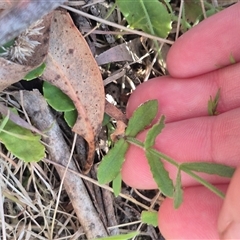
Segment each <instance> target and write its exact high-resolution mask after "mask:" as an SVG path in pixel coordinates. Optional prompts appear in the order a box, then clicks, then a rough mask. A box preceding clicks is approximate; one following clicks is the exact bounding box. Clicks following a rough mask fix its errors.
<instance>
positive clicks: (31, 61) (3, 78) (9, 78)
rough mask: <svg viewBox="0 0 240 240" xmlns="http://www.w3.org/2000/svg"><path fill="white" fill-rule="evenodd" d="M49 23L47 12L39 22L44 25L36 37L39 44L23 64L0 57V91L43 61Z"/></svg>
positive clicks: (49, 15) (45, 52)
mask: <svg viewBox="0 0 240 240" xmlns="http://www.w3.org/2000/svg"><path fill="white" fill-rule="evenodd" d="M50 23H51V14H48V15H47V16H46V17H45V18H44V19H43V22H42V23H41V25H43V26H44V29H43V30H42V31H41V32H42V35H40V36H38V38H37V41H38V42H40V44H39V45H38V46H37V47H36V48H35V49H34V54H33V55H32V56H31V57H28V58H27V62H25V63H24V65H20V64H18V63H14V62H11V61H8V60H6V59H4V58H1V57H0V91H2V90H3V89H5V88H6V87H8V86H10V85H11V84H13V83H15V82H18V81H19V80H21V79H22V78H24V77H25V76H26V74H27V73H28V72H30V71H31V70H33V69H34V68H36V67H38V66H40V65H41V64H42V63H43V62H44V60H45V58H46V56H47V50H48V42H49V31H50ZM33 38H34V37H33ZM32 40H36V39H32Z"/></svg>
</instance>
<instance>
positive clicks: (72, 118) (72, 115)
mask: <svg viewBox="0 0 240 240" xmlns="http://www.w3.org/2000/svg"><path fill="white" fill-rule="evenodd" d="M77 116H78V112H77V110H76V109H74V110H73V111H68V112H64V119H65V121H66V123H67V124H68V126H69V127H73V126H74V124H75V122H76V120H77Z"/></svg>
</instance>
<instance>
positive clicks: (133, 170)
mask: <svg viewBox="0 0 240 240" xmlns="http://www.w3.org/2000/svg"><path fill="white" fill-rule="evenodd" d="M138 139H139V140H143V139H144V133H140V134H139V135H138ZM122 179H123V181H124V182H125V183H126V184H127V185H129V186H131V187H133V188H137V189H146V190H147V189H156V188H157V185H156V183H155V182H154V180H153V178H152V174H151V172H150V168H149V165H148V163H147V161H146V158H145V154H144V150H143V149H141V148H139V147H136V146H134V145H131V146H130V147H129V149H128V151H127V153H126V155H125V161H124V163H123V166H122Z"/></svg>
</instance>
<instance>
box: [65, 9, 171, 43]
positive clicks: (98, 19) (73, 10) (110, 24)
mask: <svg viewBox="0 0 240 240" xmlns="http://www.w3.org/2000/svg"><path fill="white" fill-rule="evenodd" d="M61 7H62V8H65V9H67V10H69V11H72V12H75V13H78V14H80V15H82V16H83V17H86V18H90V19H92V20H95V21H97V22H101V23H104V24H106V25H109V26H112V27H115V28H119V29H121V30H123V31H127V32H131V33H133V34H137V35H140V36H144V37H147V38H151V39H154V40H158V41H160V42H163V43H167V44H171V45H172V44H173V43H174V42H173V41H170V40H167V39H164V38H160V37H157V36H154V35H151V34H148V33H145V32H141V31H137V30H133V29H130V28H127V27H124V26H121V25H119V24H116V23H113V22H110V21H107V20H104V19H101V18H98V17H95V16H93V15H91V14H88V13H85V12H83V11H80V10H77V9H75V8H72V7H68V6H65V5H61Z"/></svg>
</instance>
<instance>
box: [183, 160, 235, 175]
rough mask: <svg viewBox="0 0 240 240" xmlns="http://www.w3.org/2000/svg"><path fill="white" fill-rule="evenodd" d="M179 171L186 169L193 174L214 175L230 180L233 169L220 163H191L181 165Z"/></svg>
mask: <svg viewBox="0 0 240 240" xmlns="http://www.w3.org/2000/svg"><path fill="white" fill-rule="evenodd" d="M181 169H183V170H184V169H187V170H191V171H195V172H204V173H208V174H215V175H218V176H221V177H227V178H231V177H232V175H233V173H234V171H235V168H233V167H230V166H227V165H224V164H220V163H209V162H191V163H182V164H181Z"/></svg>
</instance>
